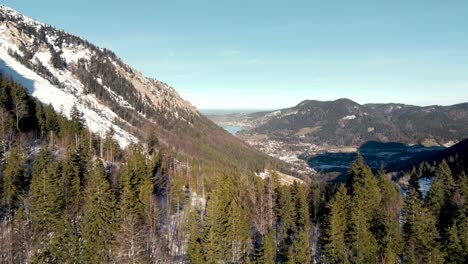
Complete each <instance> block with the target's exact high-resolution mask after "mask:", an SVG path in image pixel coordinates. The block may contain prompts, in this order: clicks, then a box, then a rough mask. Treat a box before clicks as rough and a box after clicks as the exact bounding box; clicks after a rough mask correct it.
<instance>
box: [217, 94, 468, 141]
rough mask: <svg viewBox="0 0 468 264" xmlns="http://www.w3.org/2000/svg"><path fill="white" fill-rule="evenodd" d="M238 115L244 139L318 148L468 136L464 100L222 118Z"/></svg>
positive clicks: (333, 105)
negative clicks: (456, 102) (256, 138)
mask: <svg viewBox="0 0 468 264" xmlns="http://www.w3.org/2000/svg"><path fill="white" fill-rule="evenodd" d="M219 118H220V117H212V119H213V120H217V119H218V121H220V120H219ZM236 119H237V120H238V122H239V124H240V125H243V126H244V127H247V129H245V130H243V131H241V132H240V135H241V136H243V137H253V136H257V137H258V136H264V137H268V138H269V139H272V140H278V141H282V142H307V143H311V144H316V145H322V146H323V145H334V146H360V145H362V144H364V143H366V142H368V141H381V142H400V143H405V144H423V145H426V146H427V145H452V144H454V143H456V142H459V141H461V140H463V139H465V138H467V137H468V103H463V104H457V105H452V106H425V107H421V106H414V105H405V104H393V103H392V104H364V105H361V104H358V103H356V102H353V101H351V100H349V99H338V100H335V101H314V100H306V101H303V102H301V103H300V104H298V105H297V106H294V107H291V108H287V109H281V110H277V111H267V112H258V113H252V114H246V115H231V116H228V117H224V121H226V120H228V121H231V122H232V121H233V120H236Z"/></svg>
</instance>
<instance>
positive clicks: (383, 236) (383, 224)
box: [375, 171, 403, 264]
mask: <svg viewBox="0 0 468 264" xmlns="http://www.w3.org/2000/svg"><path fill="white" fill-rule="evenodd" d="M379 188H380V190H381V193H382V200H381V205H380V210H379V216H378V219H377V220H378V224H376V226H377V229H376V231H375V232H376V237H377V240H378V244H379V262H381V263H389V264H390V263H396V262H397V257H398V256H399V255H400V252H401V243H402V240H401V234H400V223H399V216H400V211H401V207H402V203H403V201H402V197H401V194H400V191H399V190H398V187H397V186H395V184H394V183H393V182H392V181H391V180H390V179H389V178H387V176H386V175H385V173H384V172H383V171H381V172H380V173H379Z"/></svg>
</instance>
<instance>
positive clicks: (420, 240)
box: [403, 189, 443, 263]
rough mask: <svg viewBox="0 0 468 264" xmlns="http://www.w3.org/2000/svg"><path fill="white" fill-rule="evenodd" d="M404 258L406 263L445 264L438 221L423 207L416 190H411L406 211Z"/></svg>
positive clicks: (406, 203)
mask: <svg viewBox="0 0 468 264" xmlns="http://www.w3.org/2000/svg"><path fill="white" fill-rule="evenodd" d="M403 216H404V219H405V221H404V224H403V231H404V242H405V247H404V254H403V255H404V258H403V261H404V262H406V263H429V262H430V263H443V255H442V253H441V252H440V248H439V245H438V243H437V239H438V238H439V233H438V231H437V228H436V219H435V217H434V216H433V215H432V213H431V211H429V210H427V209H426V208H424V207H423V202H422V201H421V200H420V199H419V195H418V194H417V192H416V190H414V189H411V190H410V193H409V194H408V197H407V198H406V202H405V211H404V215H403Z"/></svg>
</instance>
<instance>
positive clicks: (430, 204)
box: [0, 76, 468, 263]
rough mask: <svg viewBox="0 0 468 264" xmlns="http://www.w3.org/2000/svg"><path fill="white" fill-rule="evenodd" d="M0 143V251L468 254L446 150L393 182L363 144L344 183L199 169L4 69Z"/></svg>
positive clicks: (458, 164) (466, 211)
mask: <svg viewBox="0 0 468 264" xmlns="http://www.w3.org/2000/svg"><path fill="white" fill-rule="evenodd" d="M66 116H69V118H67V117H66ZM155 136H156V137H157V135H155ZM0 143H1V145H0V182H1V185H0V186H1V187H0V198H1V204H0V221H1V222H0V257H1V262H2V263H467V261H468V235H467V234H468V218H467V217H468V177H467V175H466V174H465V172H464V171H462V170H461V169H460V168H463V166H464V165H463V163H464V162H465V161H463V160H459V159H457V158H452V159H449V160H447V161H445V160H444V161H442V162H440V163H438V164H430V165H429V164H426V165H427V166H425V169H424V168H423V167H424V166H423V167H419V168H414V169H413V170H412V171H409V172H407V173H403V174H402V175H400V176H401V177H402V178H407V179H408V181H407V182H408V183H407V185H406V186H403V187H402V186H401V184H400V185H399V184H397V179H396V178H395V177H392V176H391V175H390V174H387V173H386V172H385V171H383V169H381V170H380V171H372V170H371V169H370V168H369V167H368V166H367V165H366V164H365V161H364V160H363V158H362V157H361V156H358V158H357V159H356V160H355V161H354V162H353V163H352V165H351V167H350V170H349V172H348V175H347V176H348V177H347V180H346V182H345V183H342V184H337V183H323V182H315V181H306V183H304V184H303V183H299V182H294V183H293V184H291V185H284V184H281V181H280V179H279V177H280V176H279V175H278V174H275V173H273V174H272V176H271V177H267V178H265V179H262V178H260V177H257V176H255V174H254V172H253V171H252V172H250V173H249V172H246V171H245V170H242V169H239V168H235V167H225V168H223V169H222V170H220V169H217V170H215V171H216V172H217V173H208V172H212V171H213V170H210V169H209V168H206V166H207V165H206V164H205V163H203V160H196V159H193V157H188V156H184V154H183V153H177V152H176V151H174V150H173V149H172V148H171V147H170V146H165V145H163V144H160V143H159V142H158V141H157V140H151V141H146V142H145V143H144V144H141V145H131V146H129V147H127V148H126V149H120V148H119V146H118V144H117V143H116V142H115V141H114V140H113V138H112V131H110V132H109V133H108V134H107V135H105V136H101V135H96V134H93V133H91V132H90V131H89V130H88V129H87V127H86V124H85V122H84V119H83V115H82V113H80V112H79V111H78V110H77V109H76V108H74V109H73V110H72V111H71V113H62V112H61V111H60V109H53V108H52V107H51V106H48V105H43V104H41V103H40V102H39V101H37V100H36V99H34V98H33V97H31V96H29V95H28V93H27V91H26V90H25V89H24V88H23V87H21V86H20V85H19V84H17V83H14V82H12V81H10V80H9V79H8V78H7V77H5V76H2V77H1V79H0ZM210 166H212V165H211V164H210ZM428 173H429V174H431V175H427V174H428ZM393 176H394V175H393ZM424 176H434V177H433V178H432V179H433V180H432V185H431V188H430V190H429V191H428V192H427V193H423V192H422V191H421V188H420V186H419V179H420V178H421V177H424Z"/></svg>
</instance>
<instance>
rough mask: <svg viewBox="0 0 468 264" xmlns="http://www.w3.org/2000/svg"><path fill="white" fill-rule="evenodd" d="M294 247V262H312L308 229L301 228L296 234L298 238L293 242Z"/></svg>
mask: <svg viewBox="0 0 468 264" xmlns="http://www.w3.org/2000/svg"><path fill="white" fill-rule="evenodd" d="M292 248H293V256H294V263H296V264H304V263H306V264H307V263H310V259H311V252H310V244H309V237H308V230H306V229H303V228H301V229H300V230H299V231H298V233H297V235H296V239H295V240H294V242H293V245H292Z"/></svg>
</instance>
